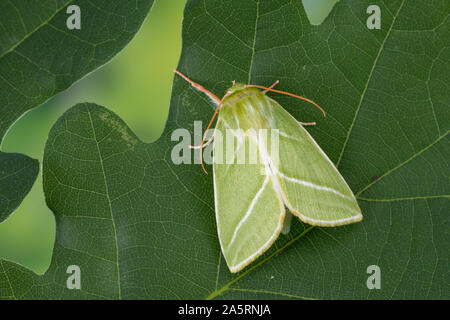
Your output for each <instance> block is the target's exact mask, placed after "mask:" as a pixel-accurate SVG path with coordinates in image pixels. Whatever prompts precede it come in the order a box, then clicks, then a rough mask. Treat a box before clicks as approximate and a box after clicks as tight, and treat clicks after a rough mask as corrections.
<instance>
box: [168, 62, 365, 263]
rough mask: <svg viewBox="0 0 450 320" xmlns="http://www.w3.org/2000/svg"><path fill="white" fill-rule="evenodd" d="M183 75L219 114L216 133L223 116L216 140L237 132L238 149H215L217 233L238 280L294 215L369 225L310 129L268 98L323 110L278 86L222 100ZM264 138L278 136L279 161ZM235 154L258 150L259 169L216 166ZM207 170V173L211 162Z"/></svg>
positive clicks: (236, 90) (245, 88) (319, 222)
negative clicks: (287, 99) (291, 99)
mask: <svg viewBox="0 0 450 320" xmlns="http://www.w3.org/2000/svg"><path fill="white" fill-rule="evenodd" d="M175 72H176V73H177V74H179V75H180V76H182V77H183V78H184V79H185V80H187V81H188V82H189V83H190V84H191V85H192V86H193V87H195V88H196V89H197V90H199V91H201V92H204V93H205V94H207V95H208V96H209V97H210V98H211V99H212V100H213V101H214V102H216V104H217V109H216V112H215V113H214V116H213V118H212V120H211V122H210V123H209V126H208V129H209V128H210V126H211V124H212V123H213V120H214V118H215V116H216V115H217V114H218V120H217V123H216V127H215V134H216V133H217V131H219V132H232V134H233V135H235V137H234V138H236V140H237V143H233V144H232V145H231V144H230V140H227V139H225V138H223V139H220V140H221V143H216V142H217V141H216V140H214V145H213V153H214V160H213V176H214V202H215V213H216V221H217V231H218V236H219V241H220V246H221V249H222V253H223V255H224V257H225V260H226V262H227V265H228V267H229V269H230V271H231V272H238V271H240V270H242V269H243V268H245V267H246V266H247V265H249V264H250V263H251V262H252V261H254V260H255V259H256V258H257V257H259V256H260V255H261V254H263V253H264V252H265V251H266V250H267V249H269V248H270V246H271V245H272V244H273V243H274V242H275V240H276V239H277V238H278V236H279V234H280V233H281V232H283V233H287V232H289V225H290V220H291V216H292V215H294V216H296V217H298V218H299V219H300V220H301V221H303V222H305V223H308V224H311V225H315V226H324V227H326V226H329V227H333V226H340V225H345V224H349V223H353V222H357V221H360V220H361V219H362V214H361V210H360V208H359V206H358V203H357V201H356V199H355V196H354V195H353V192H352V191H351V189H350V188H349V186H348V185H347V183H346V182H345V180H344V178H343V177H342V176H341V174H340V173H339V172H338V170H337V169H336V167H335V166H334V164H333V163H332V162H331V161H330V159H329V158H328V157H327V155H326V154H325V153H324V152H323V151H322V149H321V148H320V147H319V145H318V144H317V143H316V142H315V141H314V139H313V138H312V137H311V136H310V135H309V133H308V132H307V131H306V130H305V129H304V128H303V126H302V124H301V123H299V122H298V121H297V120H296V119H295V118H294V117H292V116H291V115H290V114H289V113H288V112H287V111H286V110H284V109H283V107H282V106H281V105H279V104H278V103H277V102H276V101H275V100H273V99H271V98H270V97H268V96H267V95H266V93H267V92H268V91H274V92H278V93H282V94H287V95H290V96H293V97H296V98H300V99H303V100H306V101H308V102H311V103H313V104H314V105H316V106H317V107H319V106H318V105H317V104H316V103H314V102H313V101H311V100H309V99H306V98H303V97H300V96H296V95H293V94H291V93H286V92H283V91H279V90H275V89H272V88H273V86H274V85H276V84H277V83H278V81H277V82H275V83H274V84H273V85H272V86H270V87H268V88H266V87H262V86H257V85H244V84H238V83H234V82H233V86H232V87H231V88H230V89H229V90H228V91H227V93H226V94H225V96H224V97H223V98H222V99H219V98H218V97H217V96H215V95H214V94H212V93H211V92H210V91H208V90H206V89H205V88H203V87H202V86H201V85H199V84H197V83H195V82H193V81H192V80H190V79H189V78H187V77H186V76H185V75H183V74H182V73H180V72H179V71H176V70H175ZM260 89H263V90H262V91H261V90H260ZM319 108H320V107H319ZM320 109H321V108H320ZM321 110H322V109H321ZM322 112H323V110H322ZM208 129H207V130H206V131H208ZM262 130H272V131H276V132H277V134H278V140H277V141H276V143H277V144H278V148H275V149H276V150H277V151H276V152H278V153H279V154H275V153H274V151H273V149H274V148H272V145H271V144H273V140H272V139H270V140H269V139H268V138H265V139H264V137H263V136H262V134H261V132H262ZM205 137H206V132H205V136H204V138H205ZM204 145H206V144H204V143H203V142H202V145H201V146H197V147H198V148H199V149H200V155H201V152H202V149H203V147H204ZM230 146H231V150H232V154H236V153H237V152H238V150H239V148H243V149H244V150H245V155H247V156H248V155H249V151H248V150H256V154H257V158H258V159H257V160H258V161H257V163H256V164H253V163H245V162H244V163H240V164H239V163H236V161H231V162H230V161H218V160H216V156H217V155H218V154H222V153H223V150H224V149H223V148H224V147H225V149H230ZM227 147H228V148H227ZM222 160H223V159H222ZM275 160H276V161H275ZM202 167H203V170H205V169H204V166H203V162H202ZM205 172H206V170H205ZM286 208H287V209H288V210H289V212H287V210H286Z"/></svg>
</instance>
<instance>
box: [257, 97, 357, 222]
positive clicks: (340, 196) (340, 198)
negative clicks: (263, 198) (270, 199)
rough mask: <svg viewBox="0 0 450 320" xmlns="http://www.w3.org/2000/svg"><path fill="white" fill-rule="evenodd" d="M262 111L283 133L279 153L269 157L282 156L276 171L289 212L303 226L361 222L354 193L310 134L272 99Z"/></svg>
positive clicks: (280, 134) (273, 151)
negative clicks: (304, 223) (305, 224)
mask: <svg viewBox="0 0 450 320" xmlns="http://www.w3.org/2000/svg"><path fill="white" fill-rule="evenodd" d="M261 108H262V109H263V110H262V111H263V112H264V113H265V115H266V117H267V118H268V122H269V125H270V127H271V128H272V129H278V130H279V134H278V138H279V144H278V145H279V150H278V151H277V150H276V148H275V150H269V153H270V154H271V158H272V159H276V152H278V154H279V161H278V163H275V164H274V167H275V168H276V169H275V170H274V171H275V173H276V176H277V178H278V181H279V183H280V189H281V192H282V195H281V196H282V198H283V201H284V202H285V204H286V206H287V207H288V208H289V210H290V211H291V212H292V213H293V214H294V215H296V216H297V217H299V218H300V219H301V220H302V221H303V222H306V223H308V224H312V225H318V226H337V225H344V224H349V223H352V222H357V221H360V220H361V219H362V215H361V210H360V208H359V206H358V203H357V201H356V199H355V196H354V195H353V192H352V191H351V189H350V188H349V186H348V185H347V183H346V182H345V180H344V178H343V177H342V176H341V174H340V173H339V171H338V170H337V169H336V167H335V166H334V164H333V163H332V162H331V161H330V159H329V158H328V157H327V155H326V154H325V153H324V152H323V151H322V149H321V148H320V147H319V145H318V144H317V143H316V142H315V141H314V139H313V138H312V137H311V136H310V134H309V133H308V132H307V131H306V130H305V129H304V128H303V127H302V126H301V125H300V124H299V123H298V122H297V121H296V120H295V119H294V118H293V117H292V116H291V115H290V114H289V113H288V112H287V111H286V110H284V109H283V108H282V107H281V106H280V105H279V104H278V103H277V102H276V101H274V100H272V99H270V98H269V103H266V104H262V105H261ZM270 141H272V140H268V147H269V149H271V148H272V146H271V144H270Z"/></svg>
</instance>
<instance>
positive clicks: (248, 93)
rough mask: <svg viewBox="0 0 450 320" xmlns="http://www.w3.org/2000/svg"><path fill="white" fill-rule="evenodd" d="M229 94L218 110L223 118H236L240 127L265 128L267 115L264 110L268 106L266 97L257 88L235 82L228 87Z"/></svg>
mask: <svg viewBox="0 0 450 320" xmlns="http://www.w3.org/2000/svg"><path fill="white" fill-rule="evenodd" d="M229 91H231V94H229V95H228V96H227V97H226V98H225V100H224V102H223V105H222V108H221V110H220V117H222V118H224V120H226V121H228V120H233V122H235V121H236V120H235V118H238V123H239V124H240V129H244V130H247V129H250V128H253V129H255V128H266V127H267V123H266V122H267V117H266V116H265V115H264V110H265V109H267V107H269V104H268V97H267V96H266V95H265V94H264V93H263V92H261V91H260V90H259V89H257V88H245V86H244V85H242V84H239V83H236V84H235V85H234V86H233V87H232V88H230V89H229Z"/></svg>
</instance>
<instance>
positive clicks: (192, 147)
mask: <svg viewBox="0 0 450 320" xmlns="http://www.w3.org/2000/svg"><path fill="white" fill-rule="evenodd" d="M213 140H214V135H212V136H211V138H209V140H208V141H206V142H205V143H204V144H203V148H204V147H206V146H207V145H208V144H210V143H211V142H212V141H213ZM201 147H202V146H201V145H199V146H189V148H191V149H200V148H201Z"/></svg>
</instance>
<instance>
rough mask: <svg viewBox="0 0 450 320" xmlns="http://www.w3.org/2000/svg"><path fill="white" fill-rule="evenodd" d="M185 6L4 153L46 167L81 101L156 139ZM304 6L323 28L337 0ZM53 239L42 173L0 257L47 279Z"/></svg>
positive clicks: (24, 127)
mask: <svg viewBox="0 0 450 320" xmlns="http://www.w3.org/2000/svg"><path fill="white" fill-rule="evenodd" d="M185 1H186V0H156V1H155V4H154V6H153V8H152V11H151V12H150V14H149V16H148V17H147V20H146V21H145V22H144V24H143V26H142V29H141V30H140V31H139V32H138V33H137V35H136V37H135V38H134V39H133V40H132V42H131V43H130V44H129V45H128V46H127V47H126V48H125V49H124V50H123V51H122V52H121V53H119V54H118V55H117V57H115V58H114V59H113V60H112V61H111V62H110V63H109V64H107V65H105V66H103V67H102V68H100V69H99V70H97V71H95V72H93V73H91V74H90V75H88V76H86V77H85V78H84V79H82V80H80V81H79V82H78V83H76V84H75V85H74V86H72V87H71V88H70V89H68V90H66V91H65V92H63V93H61V94H59V95H57V96H55V97H53V98H52V99H50V100H49V101H48V102H46V103H44V104H43V105H41V106H40V107H38V108H35V109H33V110H31V111H30V112H28V113H27V114H25V115H24V116H23V117H22V118H21V119H19V120H18V121H17V122H16V123H15V124H14V126H13V127H12V128H11V129H10V130H9V132H8V134H7V135H6V137H5V139H4V142H3V144H2V151H5V152H18V153H24V154H26V155H28V156H30V157H32V158H35V159H39V161H40V164H41V165H42V156H43V151H44V145H45V141H46V139H47V135H48V132H49V131H50V128H51V127H52V125H53V124H54V123H55V121H56V120H57V119H58V118H59V117H60V116H61V115H62V114H63V113H64V112H65V111H66V110H67V109H68V108H70V107H71V106H73V105H74V104H77V103H79V102H95V103H97V104H100V105H103V106H106V107H108V108H110V109H111V110H113V111H114V112H116V113H117V114H118V115H119V116H120V117H122V119H123V120H124V121H125V122H126V123H127V124H128V125H129V126H130V127H131V129H132V130H133V131H134V132H135V133H136V134H137V136H138V137H139V138H141V139H142V140H143V141H145V142H152V141H155V140H156V139H157V138H158V137H159V135H160V134H161V132H162V130H163V128H164V124H165V121H166V118H167V114H168V109H169V100H170V92H171V87H172V79H173V73H172V70H173V69H174V68H175V67H176V65H177V63H178V58H179V56H180V52H181V25H182V16H183V8H184V4H185ZM245 1H247V0H245ZM298 1H300V0H298ZM302 1H303V4H304V6H305V10H306V11H307V14H308V17H309V19H310V21H311V23H312V24H320V23H321V22H322V21H323V20H324V19H325V18H326V16H327V15H328V13H329V12H330V10H331V9H332V7H333V5H334V4H335V3H336V2H337V1H338V0H302ZM229 80H232V79H229ZM54 237H55V220H54V218H53V214H52V212H51V211H50V210H49V209H48V208H47V206H46V204H45V200H44V194H43V191H42V177H41V175H39V177H38V179H37V180H36V182H35V184H34V186H33V188H32V190H31V192H30V194H29V195H28V196H27V197H26V198H25V200H24V201H23V203H22V204H21V206H20V207H19V208H18V209H17V211H16V212H15V213H14V214H13V215H12V216H11V217H10V218H9V219H8V220H6V221H5V222H4V223H2V224H0V259H7V260H11V261H14V262H17V263H20V264H22V265H24V266H26V267H28V268H30V269H31V270H33V271H35V272H37V273H44V272H45V270H46V269H47V268H48V266H49V264H50V260H51V253H52V249H53V242H54Z"/></svg>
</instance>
